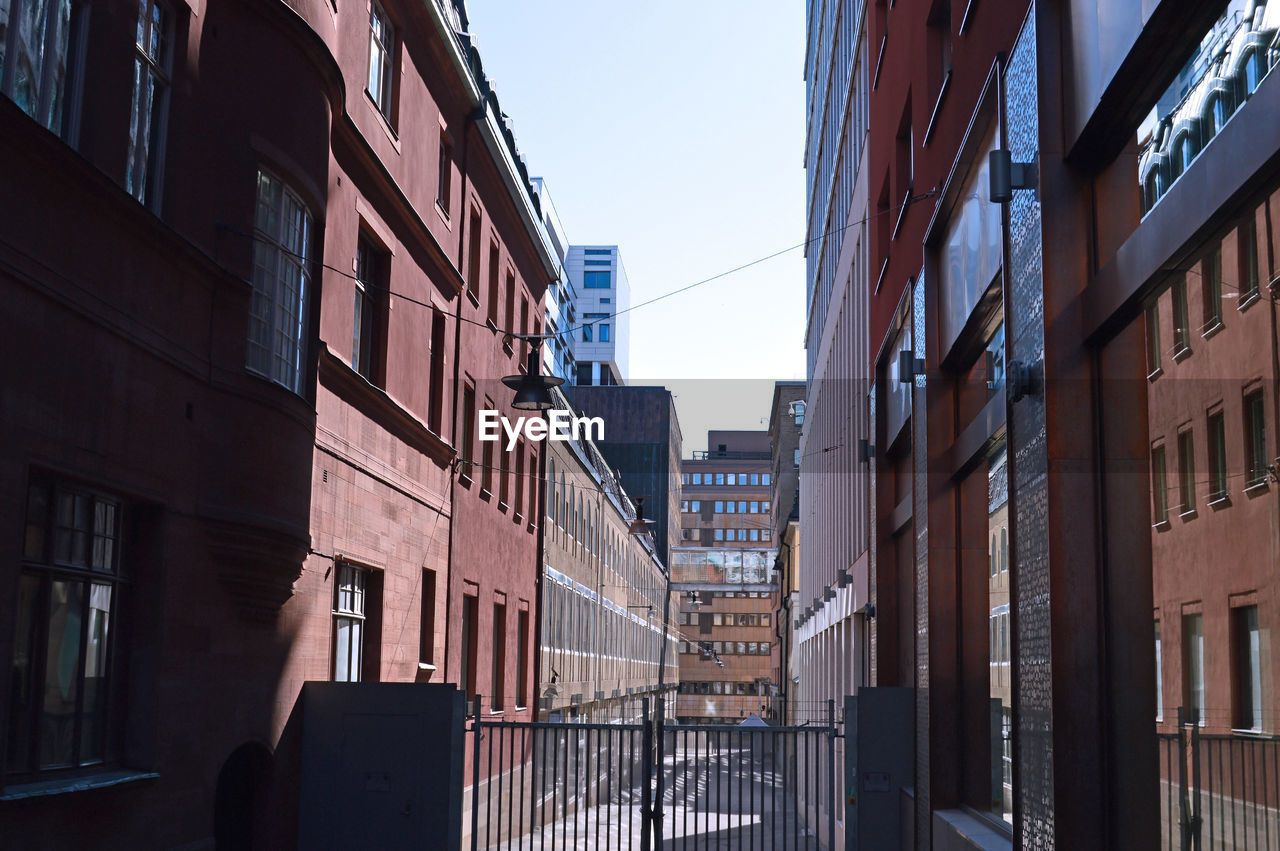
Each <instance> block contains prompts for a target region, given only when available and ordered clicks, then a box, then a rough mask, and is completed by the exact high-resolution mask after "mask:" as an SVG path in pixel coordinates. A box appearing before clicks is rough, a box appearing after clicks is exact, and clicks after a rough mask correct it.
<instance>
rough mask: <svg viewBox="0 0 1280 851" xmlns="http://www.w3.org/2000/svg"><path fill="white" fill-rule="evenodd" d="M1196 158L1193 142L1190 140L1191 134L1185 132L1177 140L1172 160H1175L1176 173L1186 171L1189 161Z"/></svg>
mask: <svg viewBox="0 0 1280 851" xmlns="http://www.w3.org/2000/svg"><path fill="white" fill-rule="evenodd" d="M1195 158H1196V146H1195V142H1193V141H1191V134H1190V133H1186V134H1184V135H1183V136H1182V137H1181V138H1180V139H1179V140H1178V147H1177V150H1176V151H1175V157H1174V160H1175V161H1176V162H1177V164H1178V165H1177V168H1178V173H1179V174H1181V173H1182V172H1184V171H1186V170H1187V168H1188V167H1189V166H1190V165H1191V161H1192V160H1194V159H1195Z"/></svg>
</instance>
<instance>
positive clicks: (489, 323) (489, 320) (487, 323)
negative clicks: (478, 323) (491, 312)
mask: <svg viewBox="0 0 1280 851" xmlns="http://www.w3.org/2000/svg"><path fill="white" fill-rule="evenodd" d="M484 324H485V326H486V327H487V328H488V329H489V330H490V331H492V332H493V333H495V334H497V333H498V323H496V322H494V321H493V317H492V316H486V317H485V319H484Z"/></svg>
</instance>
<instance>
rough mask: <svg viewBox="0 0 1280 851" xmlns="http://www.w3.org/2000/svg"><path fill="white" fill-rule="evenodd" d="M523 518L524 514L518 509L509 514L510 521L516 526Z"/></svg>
mask: <svg viewBox="0 0 1280 851" xmlns="http://www.w3.org/2000/svg"><path fill="white" fill-rule="evenodd" d="M523 520H524V515H523V514H521V513H520V512H519V511H517V512H516V513H515V514H512V515H511V522H512V523H515V524H516V525H517V526H519V525H520V523H521V521H523Z"/></svg>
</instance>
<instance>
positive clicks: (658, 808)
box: [653, 594, 670, 848]
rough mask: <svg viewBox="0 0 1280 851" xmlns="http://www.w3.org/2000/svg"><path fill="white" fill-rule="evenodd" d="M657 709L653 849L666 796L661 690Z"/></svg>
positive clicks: (658, 839) (657, 842) (658, 840)
mask: <svg viewBox="0 0 1280 851" xmlns="http://www.w3.org/2000/svg"><path fill="white" fill-rule="evenodd" d="M667 596H668V599H669V598H670V595H669V594H668V595H667ZM662 647H663V649H664V650H665V649H666V647H667V635H666V633H665V632H663V634H662ZM658 672H659V674H661V672H662V669H661V668H659V669H658ZM657 707H658V712H657V716H656V717H655V719H654V726H655V727H656V728H657V730H656V732H657V751H658V753H657V764H658V788H657V795H656V796H655V800H654V802H653V836H654V842H653V847H654V848H661V847H662V800H663V798H664V797H665V795H666V779H667V778H666V765H667V756H666V751H667V748H666V738H667V735H666V712H667V701H666V699H665V698H664V697H663V696H662V690H661V689H659V690H658V699H657Z"/></svg>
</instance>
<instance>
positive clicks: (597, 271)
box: [565, 245, 631, 386]
mask: <svg viewBox="0 0 1280 851" xmlns="http://www.w3.org/2000/svg"><path fill="white" fill-rule="evenodd" d="M565 265H566V271H567V272H568V277H569V281H570V283H571V286H572V289H573V290H576V293H577V295H576V302H575V309H576V313H577V321H576V325H574V326H572V327H573V357H574V360H575V361H576V366H575V369H576V370H577V372H576V374H575V376H574V379H573V383H575V384H579V385H582V386H609V385H613V384H625V383H626V379H627V368H628V361H629V358H628V347H629V346H630V342H631V340H630V337H631V335H630V329H631V316H630V314H629V313H626V312H624V311H626V310H627V309H628V308H629V307H630V306H631V286H630V285H629V284H628V283H627V272H626V270H625V269H624V268H623V266H622V256H621V255H620V254H619V253H618V246H616V245H571V246H569V257H568V260H567V261H566V264H565Z"/></svg>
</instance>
